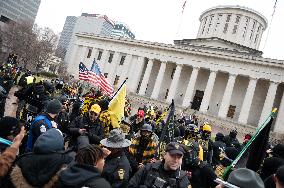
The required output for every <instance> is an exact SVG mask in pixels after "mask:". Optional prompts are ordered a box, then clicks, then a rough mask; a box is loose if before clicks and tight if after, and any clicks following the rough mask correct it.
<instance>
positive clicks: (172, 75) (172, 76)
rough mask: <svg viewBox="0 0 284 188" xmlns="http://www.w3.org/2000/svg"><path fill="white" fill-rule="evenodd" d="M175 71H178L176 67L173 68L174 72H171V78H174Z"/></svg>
mask: <svg viewBox="0 0 284 188" xmlns="http://www.w3.org/2000/svg"><path fill="white" fill-rule="evenodd" d="M175 71H176V68H173V70H172V74H171V79H173V78H174V74H175Z"/></svg>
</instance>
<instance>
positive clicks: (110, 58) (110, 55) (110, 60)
mask: <svg viewBox="0 0 284 188" xmlns="http://www.w3.org/2000/svg"><path fill="white" fill-rule="evenodd" d="M112 59H113V53H110V54H109V57H108V62H109V63H111V62H112Z"/></svg>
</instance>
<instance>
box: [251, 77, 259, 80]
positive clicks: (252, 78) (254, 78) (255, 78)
mask: <svg viewBox="0 0 284 188" xmlns="http://www.w3.org/2000/svg"><path fill="white" fill-rule="evenodd" d="M258 79H259V78H257V77H255V76H249V80H258Z"/></svg>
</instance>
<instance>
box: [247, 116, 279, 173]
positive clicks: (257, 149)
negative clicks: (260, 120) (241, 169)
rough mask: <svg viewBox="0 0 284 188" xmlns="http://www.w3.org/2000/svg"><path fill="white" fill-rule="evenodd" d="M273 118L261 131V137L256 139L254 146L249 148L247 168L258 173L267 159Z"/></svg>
mask: <svg viewBox="0 0 284 188" xmlns="http://www.w3.org/2000/svg"><path fill="white" fill-rule="evenodd" d="M272 122H273V117H271V118H270V120H269V122H268V123H267V124H266V126H265V127H264V128H263V129H262V130H261V132H260V133H259V135H258V136H257V137H256V138H255V140H254V142H253V143H252V145H251V146H250V147H249V155H248V159H247V164H246V167H247V168H249V169H251V170H253V171H255V172H257V171H258V170H259V168H260V165H261V163H262V161H263V159H264V157H265V152H266V150H267V145H268V141H269V133H270V129H271V126H272Z"/></svg>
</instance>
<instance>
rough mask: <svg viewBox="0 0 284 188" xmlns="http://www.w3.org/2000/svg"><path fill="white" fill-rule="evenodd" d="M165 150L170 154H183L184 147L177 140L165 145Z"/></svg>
mask: <svg viewBox="0 0 284 188" xmlns="http://www.w3.org/2000/svg"><path fill="white" fill-rule="evenodd" d="M166 152H169V153H170V154H180V155H183V154H184V153H185V150H184V147H183V145H182V144H180V143H178V142H170V143H169V144H168V145H167V146H166Z"/></svg>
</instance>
